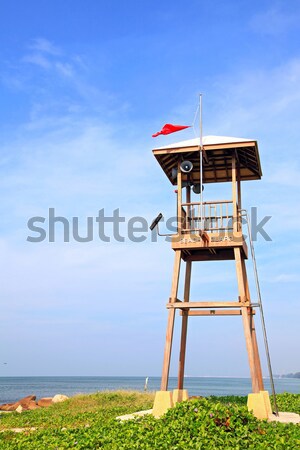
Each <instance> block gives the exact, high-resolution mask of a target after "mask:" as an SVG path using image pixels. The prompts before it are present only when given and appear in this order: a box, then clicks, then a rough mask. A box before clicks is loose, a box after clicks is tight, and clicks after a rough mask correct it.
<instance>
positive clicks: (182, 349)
mask: <svg viewBox="0 0 300 450" xmlns="http://www.w3.org/2000/svg"><path fill="white" fill-rule="evenodd" d="M191 270H192V262H191V261H187V262H186V268H185V281H184V300H183V301H184V302H189V301H190V285H191ZM188 311H189V310H187V309H186V310H184V311H183V314H182V324H181V340H180V353H179V369H178V389H183V380H184V365H185V351H186V338H187V326H188Z"/></svg>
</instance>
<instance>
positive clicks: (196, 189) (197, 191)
mask: <svg viewBox="0 0 300 450" xmlns="http://www.w3.org/2000/svg"><path fill="white" fill-rule="evenodd" d="M203 190H204V186H203V185H202V189H201V185H200V183H196V184H194V186H193V192H194V193H195V194H200V193H201V192H202V191H203Z"/></svg>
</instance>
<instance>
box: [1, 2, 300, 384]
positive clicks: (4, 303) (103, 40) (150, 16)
mask: <svg viewBox="0 0 300 450" xmlns="http://www.w3.org/2000/svg"><path fill="white" fill-rule="evenodd" d="M299 19H300V5H299V2H297V1H294V0H292V1H289V2H283V1H253V2H246V1H243V0H242V1H232V0H231V1H230V0H229V1H226V2H224V1H211V2H204V1H202V0H201V1H193V0H191V1H189V2H188V3H186V2H183V1H172V2H171V1H164V2H159V1H156V0H154V1H153V0H152V1H151V2H150V1H147V0H145V1H143V2H138V1H130V0H129V1H128V2H123V1H121V0H116V1H112V2H104V1H102V0H100V1H96V0H87V1H85V2H82V1H77V2H74V1H70V0H68V1H67V0H66V1H64V2H59V1H57V0H53V1H51V2H50V1H41V0H40V1H32V0H28V1H27V2H21V1H14V0H12V1H11V2H9V4H8V3H6V4H4V3H3V2H2V5H1V14H0V42H1V46H0V52H1V58H0V64H1V69H0V96H1V107H0V149H1V156H0V170H1V175H0V205H1V223H0V247H1V251H0V255H1V256H0V267H1V274H2V283H1V288H2V289H1V291H2V295H1V298H2V300H1V318H0V337H1V343H2V345H1V351H0V355H1V356H0V363H1V365H0V367H1V373H0V375H15V376H17V375H145V376H147V375H148V376H151V375H160V372H161V365H162V356H163V344H164V337H165V326H166V320H167V312H166V309H165V304H166V302H167V299H168V297H169V290H170V282H171V275H172V265H173V256H174V255H173V253H172V250H171V249H170V246H169V244H168V243H165V242H163V241H158V242H157V243H153V242H152V243H151V242H150V239H147V240H146V241H145V242H143V243H131V242H130V241H129V240H128V239H126V240H125V242H124V243H118V242H115V241H112V242H110V243H104V242H100V241H99V240H97V239H95V240H94V241H93V242H91V243H78V242H75V241H74V240H71V242H69V243H64V242H62V239H61V233H59V228H58V239H57V241H56V242H55V243H49V242H42V243H30V242H27V241H26V238H27V236H28V234H29V231H28V228H27V221H28V219H29V218H30V217H32V216H44V217H46V216H47V214H48V209H49V208H51V207H52V208H55V211H56V212H57V215H61V216H65V217H67V218H68V219H70V218H72V217H73V216H78V217H79V221H80V224H81V230H82V234H84V229H85V227H84V223H85V222H84V221H85V220H86V217H87V216H94V217H95V216H96V215H97V214H98V210H100V209H102V208H105V211H106V213H107V214H108V215H111V214H112V212H113V210H114V209H116V208H119V209H120V213H121V214H122V215H124V216H126V218H127V220H128V219H129V218H130V217H133V216H142V217H145V218H146V219H147V220H149V221H150V219H151V218H152V217H154V216H155V215H156V214H157V213H158V212H159V211H162V212H163V213H164V214H165V215H166V216H167V215H168V214H170V215H172V214H174V193H173V189H172V187H171V185H170V184H169V182H168V181H167V179H165V176H164V174H163V172H162V171H161V169H160V168H159V166H158V165H157V163H156V161H155V160H154V158H153V156H152V154H151V149H152V148H153V147H154V146H157V145H164V144H167V143H170V142H175V141H176V140H182V139H188V138H192V137H194V134H193V132H192V130H186V131H183V132H181V133H180V134H179V133H178V134H177V135H176V134H175V135H171V136H168V137H158V138H157V139H156V140H154V139H152V138H151V134H152V133H154V132H156V131H158V130H159V129H160V128H161V126H162V125H163V124H164V123H166V122H171V123H180V124H189V123H191V122H192V121H193V118H194V113H195V110H196V107H197V101H198V93H199V92H203V94H204V108H203V109H204V110H203V114H204V117H203V127H204V134H206V135H207V134H216V135H218V134H219V135H228V136H239V137H250V138H254V139H257V140H258V142H259V148H260V153H261V162H262V168H263V173H264V177H263V179H262V181H260V182H247V183H245V184H244V187H243V196H244V202H245V203H244V204H245V206H246V207H247V208H251V207H252V206H257V207H258V215H259V217H260V218H263V217H264V216H265V215H271V216H272V219H271V220H270V222H269V223H268V224H267V226H266V231H267V232H268V233H269V234H270V236H271V238H272V242H265V241H264V240H263V239H261V238H260V239H258V241H257V243H256V251H257V261H258V267H259V273H260V281H261V287H262V293H263V300H264V306H265V313H266V322H267V326H268V334H269V339H270V348H271V355H272V361H273V366H274V372H275V373H286V372H295V371H299V348H298V342H299V339H300V335H299V325H298V324H299V320H298V314H299V294H298V292H299V281H300V276H299V257H298V253H299V249H300V243H299V239H298V235H299V219H300V217H299V216H300V211H299V190H300V182H299V166H300V162H299V149H298V145H299V144H298V143H299V119H300V107H299V104H300V102H299V100H300V52H299V45H298V44H297V42H298V40H299V39H298V38H299V23H300V20H299ZM222 189H224V191H226V190H227V187H226V186H225V187H224V186H222V185H220V190H221V193H219V194H218V197H219V196H220V195H222V194H223V192H222ZM219 192H220V191H219ZM205 195H206V196H207V197H206V198H207V199H209V200H212V199H214V198H216V197H215V196H214V195H215V194H214V190H213V188H207V189H206V190H205ZM224 195H225V194H224ZM125 225H126V224H125ZM108 229H109V228H108ZM122 230H123V232H125V228H124V227H123V228H122ZM290 238H291V239H290ZM204 266H205V267H203V266H201V267H200V264H198V265H197V267H196V266H195V271H194V278H193V286H192V300H201V299H203V300H208V299H220V300H222V299H224V300H227V299H228V300H230V299H232V298H236V296H237V287H236V280H235V268H234V265H233V263H232V262H227V263H211V265H210V264H204ZM250 268H251V267H249V270H250ZM250 273H251V270H250ZM252 293H253V298H254V299H255V292H254V290H253V289H252ZM257 327H258V329H259V330H260V325H259V322H257ZM178 332H179V320H178V321H177V323H176V329H175V342H174V358H173V362H172V370H171V372H172V374H176V365H177V350H178V348H177V343H178ZM259 334H260V333H259ZM260 340H261V339H260ZM261 352H262V359H263V366H264V372H265V374H266V373H267V372H266V370H265V362H264V361H265V358H264V355H263V349H261ZM297 355H298V357H297ZM2 361H3V362H7V365H3V364H2ZM186 371H187V374H189V375H195V376H197V375H199V376H201V375H211V376H213V375H215V376H218V375H228V376H230V375H232V376H248V365H247V356H246V349H245V343H244V337H243V330H242V323H241V321H239V319H237V318H215V319H214V320H212V319H210V318H203V319H193V320H190V329H189V341H188V351H187V369H186Z"/></svg>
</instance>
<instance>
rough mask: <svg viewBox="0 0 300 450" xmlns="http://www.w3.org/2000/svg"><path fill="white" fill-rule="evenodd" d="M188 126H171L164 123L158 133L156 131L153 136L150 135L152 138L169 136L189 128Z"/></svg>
mask: <svg viewBox="0 0 300 450" xmlns="http://www.w3.org/2000/svg"><path fill="white" fill-rule="evenodd" d="M190 127H191V126H190V125H172V124H171V123H166V125H164V126H163V127H162V129H161V130H160V131H158V132H157V133H155V134H152V137H156V136H159V135H160V134H171V133H175V131H180V130H185V128H190Z"/></svg>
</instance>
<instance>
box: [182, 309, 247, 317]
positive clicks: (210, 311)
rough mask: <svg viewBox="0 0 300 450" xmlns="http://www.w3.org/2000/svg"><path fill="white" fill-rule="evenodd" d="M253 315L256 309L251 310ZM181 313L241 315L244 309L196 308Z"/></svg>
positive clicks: (190, 314)
mask: <svg viewBox="0 0 300 450" xmlns="http://www.w3.org/2000/svg"><path fill="white" fill-rule="evenodd" d="M250 314H251V315H255V311H254V310H253V311H251V313H250ZM180 315H181V316H183V315H188V316H241V315H242V310H241V309H233V310H230V309H217V310H215V309H206V310H205V309H204V310H203V309H202V310H200V311H198V310H194V311H180Z"/></svg>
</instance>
